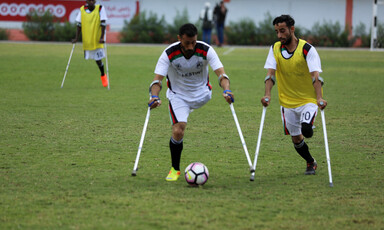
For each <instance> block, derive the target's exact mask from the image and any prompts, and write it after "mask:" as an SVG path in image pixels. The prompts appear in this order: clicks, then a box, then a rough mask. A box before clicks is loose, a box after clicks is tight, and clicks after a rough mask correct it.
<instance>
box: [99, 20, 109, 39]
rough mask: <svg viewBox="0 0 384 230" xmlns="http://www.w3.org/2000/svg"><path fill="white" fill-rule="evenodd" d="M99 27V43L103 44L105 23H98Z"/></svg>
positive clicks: (102, 21)
mask: <svg viewBox="0 0 384 230" xmlns="http://www.w3.org/2000/svg"><path fill="white" fill-rule="evenodd" d="M100 27H101V36H100V41H99V43H104V42H105V41H104V34H105V28H106V27H107V22H106V21H105V20H101V21H100Z"/></svg>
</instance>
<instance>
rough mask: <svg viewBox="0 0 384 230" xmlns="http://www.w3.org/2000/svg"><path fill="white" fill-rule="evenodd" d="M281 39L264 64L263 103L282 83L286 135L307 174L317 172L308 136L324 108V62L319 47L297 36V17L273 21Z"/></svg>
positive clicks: (272, 47)
mask: <svg viewBox="0 0 384 230" xmlns="http://www.w3.org/2000/svg"><path fill="white" fill-rule="evenodd" d="M273 25H274V27H275V31H276V34H277V37H278V39H279V40H280V41H278V42H276V43H275V44H273V45H272V46H271V48H270V50H269V54H268V57H267V60H266V63H265V65H264V68H265V69H267V70H268V72H267V77H266V78H265V94H264V96H263V97H262V98H261V103H262V105H263V106H265V107H267V106H268V105H269V103H270V102H271V90H272V87H273V85H274V84H275V82H277V85H278V95H279V102H280V106H281V119H282V121H283V125H284V131H285V134H286V135H290V136H291V138H292V142H293V144H294V147H295V149H296V151H297V152H298V153H299V154H300V156H301V157H302V158H304V159H305V160H306V162H307V168H306V171H305V174H306V175H315V173H316V171H315V170H316V168H317V162H316V160H315V159H314V158H313V157H312V156H311V154H310V152H309V148H308V145H307V144H306V143H305V141H304V137H306V138H310V137H312V135H313V123H314V121H315V118H316V115H317V111H318V108H320V109H324V108H325V107H326V106H327V101H325V100H324V99H323V91H322V85H323V83H324V81H323V79H322V78H321V77H320V75H319V74H320V73H321V72H322V70H321V62H320V57H319V54H318V53H317V51H316V49H315V47H313V46H312V45H310V44H309V43H307V42H306V41H304V40H302V39H298V38H297V37H296V36H295V20H294V19H293V18H292V17H291V16H289V15H281V16H279V17H276V18H275V19H274V20H273Z"/></svg>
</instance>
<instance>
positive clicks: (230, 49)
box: [223, 47, 235, 55]
mask: <svg viewBox="0 0 384 230" xmlns="http://www.w3.org/2000/svg"><path fill="white" fill-rule="evenodd" d="M234 50H235V47H231V48H229V49H228V50H226V51H225V52H224V53H223V55H228V54H230V53H231V52H232V51H234Z"/></svg>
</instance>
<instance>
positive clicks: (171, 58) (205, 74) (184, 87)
mask: <svg viewBox="0 0 384 230" xmlns="http://www.w3.org/2000/svg"><path fill="white" fill-rule="evenodd" d="M208 64H209V65H210V66H211V68H212V69H213V70H214V71H215V70H217V69H219V68H221V67H223V64H222V63H221V61H220V59H219V57H218V56H217V54H216V52H215V50H214V49H213V48H212V47H211V46H210V45H208V44H206V43H204V42H201V41H197V44H196V47H195V53H194V55H193V56H192V57H191V58H189V59H187V58H185V57H184V55H183V53H182V52H181V46H180V42H176V43H173V44H172V45H170V46H168V47H167V48H166V49H165V50H164V52H163V53H162V54H161V56H160V58H159V60H158V62H157V65H156V69H155V74H159V75H161V76H166V77H167V86H168V90H167V97H168V95H169V93H172V94H177V95H178V96H179V97H181V98H183V99H184V100H186V101H195V100H198V99H199V98H200V97H202V96H204V95H205V94H206V92H207V91H210V90H211V89H212V86H211V85H210V83H209V69H208Z"/></svg>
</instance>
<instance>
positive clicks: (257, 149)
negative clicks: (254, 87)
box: [249, 98, 269, 181]
mask: <svg viewBox="0 0 384 230" xmlns="http://www.w3.org/2000/svg"><path fill="white" fill-rule="evenodd" d="M265 101H266V102H268V101H269V99H268V98H265ZM266 112H267V107H265V106H263V113H262V114H261V121H260V128H259V136H258V137H257V145H256V152H255V160H254V161H253V166H252V168H251V178H250V179H249V180H250V181H254V180H255V171H256V164H257V158H258V157H259V150H260V143H261V135H262V134H263V127H264V120H265V113H266Z"/></svg>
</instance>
